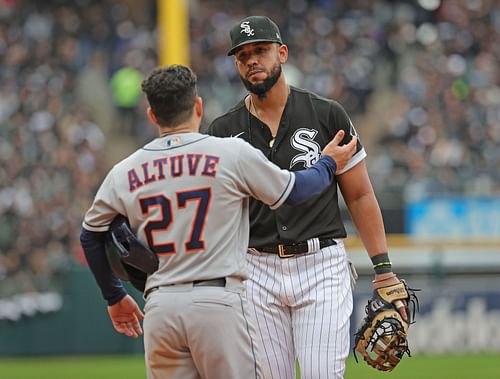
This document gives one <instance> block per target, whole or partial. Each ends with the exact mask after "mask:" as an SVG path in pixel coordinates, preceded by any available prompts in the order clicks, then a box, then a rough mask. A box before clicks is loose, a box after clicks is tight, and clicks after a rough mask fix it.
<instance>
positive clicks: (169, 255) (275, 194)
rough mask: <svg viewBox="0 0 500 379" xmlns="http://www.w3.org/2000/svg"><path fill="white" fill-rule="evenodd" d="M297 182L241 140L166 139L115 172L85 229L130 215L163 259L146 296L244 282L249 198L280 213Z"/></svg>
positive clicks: (105, 225) (133, 224) (184, 135)
mask: <svg viewBox="0 0 500 379" xmlns="http://www.w3.org/2000/svg"><path fill="white" fill-rule="evenodd" d="M294 181H295V176H294V174H293V173H290V172H288V171H286V170H281V169H280V168H278V167H277V166H275V165H274V164H273V163H271V162H269V160H268V159H267V158H266V157H265V156H264V155H263V153H262V152H260V151H259V150H257V149H255V148H254V147H252V146H251V145H250V144H248V143H247V142H245V141H243V140H241V139H237V138H231V139H227V138H217V137H211V136H206V135H202V134H199V133H178V134H173V135H168V136H165V137H162V138H157V139H155V140H153V141H152V142H150V143H148V144H147V145H145V146H144V147H143V148H142V149H139V150H138V151H136V152H135V153H133V154H132V155H130V156H129V157H128V158H126V159H124V160H123V161H121V162H120V163H118V164H117V165H115V166H114V167H113V168H112V169H111V171H110V172H109V173H108V175H107V177H106V178H105V180H104V181H103V183H102V185H101V187H100V188H99V190H98V192H97V194H96V197H95V199H94V203H93V204H92V206H91V208H90V209H89V210H88V212H87V213H86V215H85V219H84V223H83V227H84V228H86V229H87V230H90V231H96V232H99V231H106V230H108V228H109V224H110V223H111V221H112V220H113V218H114V217H115V216H116V215H117V213H121V214H123V215H126V216H127V217H128V219H129V222H130V225H131V227H132V229H133V230H134V231H135V232H136V234H137V237H138V238H139V239H140V240H142V241H143V242H145V243H147V244H148V245H149V247H150V248H151V249H152V250H153V251H154V252H155V253H156V254H158V257H159V261H160V264H159V269H158V271H156V272H155V273H153V274H152V275H150V276H149V277H148V280H147V283H146V289H148V288H152V287H156V286H163V285H169V284H175V283H184V282H191V281H194V280H205V279H212V278H218V277H228V276H236V277H241V278H246V277H247V273H246V269H245V254H246V248H247V245H248V240H249V235H248V233H249V215H248V210H249V203H248V198H249V197H250V196H251V197H254V198H256V199H259V200H260V201H262V202H263V203H265V204H268V205H269V206H270V207H271V208H272V209H274V208H277V207H279V206H280V205H281V204H282V203H283V202H284V201H285V200H286V198H287V197H288V194H289V193H290V191H291V190H292V188H293V184H294ZM221 215H224V216H223V217H221Z"/></svg>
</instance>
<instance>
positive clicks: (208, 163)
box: [201, 155, 219, 177]
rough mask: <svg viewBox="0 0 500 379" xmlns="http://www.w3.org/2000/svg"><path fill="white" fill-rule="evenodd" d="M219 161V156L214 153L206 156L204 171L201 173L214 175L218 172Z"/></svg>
mask: <svg viewBox="0 0 500 379" xmlns="http://www.w3.org/2000/svg"><path fill="white" fill-rule="evenodd" d="M218 163H219V157H215V156H213V155H206V156H205V167H203V171H202V173H201V175H205V176H213V177H215V175H216V174H217V170H216V167H217V164H218Z"/></svg>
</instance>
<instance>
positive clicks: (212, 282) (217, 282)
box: [144, 278, 226, 298]
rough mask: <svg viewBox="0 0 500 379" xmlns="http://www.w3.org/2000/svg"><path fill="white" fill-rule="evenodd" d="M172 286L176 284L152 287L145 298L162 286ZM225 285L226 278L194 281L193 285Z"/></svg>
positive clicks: (145, 294)
mask: <svg viewBox="0 0 500 379" xmlns="http://www.w3.org/2000/svg"><path fill="white" fill-rule="evenodd" d="M179 284H188V283H179ZM170 286H175V284H167V285H165V286H156V287H151V288H150V289H148V290H147V291H146V292H145V293H144V298H147V297H148V295H149V294H150V293H152V292H155V291H158V290H159V289H160V287H170ZM225 286H226V278H215V279H207V280H195V281H193V287H225Z"/></svg>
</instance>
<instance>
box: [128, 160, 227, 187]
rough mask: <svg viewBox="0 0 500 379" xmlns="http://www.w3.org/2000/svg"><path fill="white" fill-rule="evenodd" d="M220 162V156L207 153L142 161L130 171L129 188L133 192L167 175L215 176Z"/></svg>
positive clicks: (173, 176)
mask: <svg viewBox="0 0 500 379" xmlns="http://www.w3.org/2000/svg"><path fill="white" fill-rule="evenodd" d="M218 164H219V157H217V156H214V155H206V154H178V155H173V156H171V157H162V158H156V159H153V160H151V161H147V162H144V163H142V164H141V167H140V168H138V169H135V168H133V169H130V170H129V171H128V183H129V190H130V192H133V191H135V190H136V189H138V188H140V187H142V186H143V185H146V184H150V183H154V182H157V181H160V180H165V179H166V178H167V177H170V178H179V177H181V176H183V175H189V176H197V175H198V176H208V177H213V178H215V176H216V174H217V165H218Z"/></svg>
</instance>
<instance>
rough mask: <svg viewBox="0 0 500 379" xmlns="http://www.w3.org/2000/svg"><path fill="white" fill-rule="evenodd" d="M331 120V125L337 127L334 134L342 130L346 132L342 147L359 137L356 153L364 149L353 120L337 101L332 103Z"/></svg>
mask: <svg viewBox="0 0 500 379" xmlns="http://www.w3.org/2000/svg"><path fill="white" fill-rule="evenodd" d="M330 119H331V123H330V125H331V124H333V125H335V128H334V129H335V130H334V134H335V133H337V131H339V130H341V129H342V130H344V132H345V135H344V139H343V140H342V143H341V145H344V144H346V143H349V141H350V140H351V139H352V137H354V136H356V137H358V143H357V146H356V153H358V152H359V151H360V150H362V149H363V145H362V144H361V142H360V140H359V135H358V132H357V131H356V128H355V127H354V124H353V123H352V121H351V118H350V117H349V115H348V114H347V112H346V110H345V109H344V107H343V106H342V105H340V104H339V103H338V102H336V101H332V102H331V106H330ZM332 137H333V136H332Z"/></svg>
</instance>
